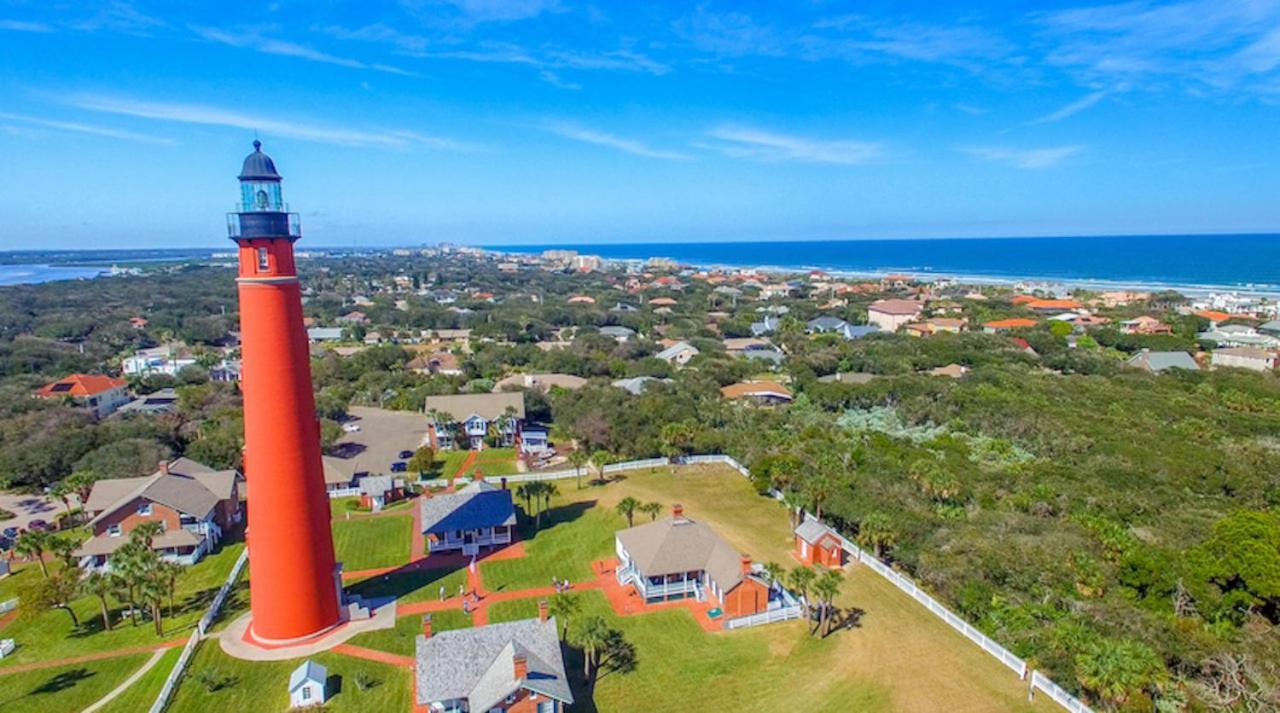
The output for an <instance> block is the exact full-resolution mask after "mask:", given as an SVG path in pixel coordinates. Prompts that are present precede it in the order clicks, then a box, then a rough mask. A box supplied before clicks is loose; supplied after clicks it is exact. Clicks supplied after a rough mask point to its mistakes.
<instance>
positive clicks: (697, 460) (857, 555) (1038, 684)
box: [673, 455, 1093, 713]
mask: <svg viewBox="0 0 1280 713" xmlns="http://www.w3.org/2000/svg"><path fill="white" fill-rule="evenodd" d="M702 463H720V464H723V465H727V466H729V467H730V468H733V469H734V470H736V471H738V472H739V473H741V474H742V475H743V476H744V477H747V478H750V477H751V471H750V470H748V469H747V468H746V467H745V466H743V465H742V464H741V463H739V462H738V461H736V460H734V459H733V458H731V457H729V456H726V455H703V456H685V457H683V458H676V459H674V460H673V464H675V465H693V464H702ZM805 519H807V520H813V519H817V518H814V517H813V515H810V514H809V513H805ZM823 524H826V523H823ZM828 527H830V525H828ZM831 530H832V532H835V531H836V530H835V528H834V527H831ZM836 536H837V537H839V538H840V543H841V546H842V547H843V548H844V550H845V551H846V552H848V553H849V555H850V556H851V557H852V558H853V559H855V560H856V561H858V562H861V563H863V564H865V565H867V567H869V568H870V569H871V570H872V571H873V572H875V573H876V574H878V575H880V576H881V577H884V578H885V579H887V580H889V581H890V582H892V583H893V585H894V586H896V587H897V588H898V589H901V590H902V591H904V592H906V593H907V594H909V595H910V596H911V598H912V599H915V600H916V601H917V602H919V603H921V604H923V605H924V606H925V608H926V609H928V610H929V611H930V612H932V613H933V615H934V616H936V617H938V618H939V619H941V620H942V621H944V622H946V623H947V625H948V626H950V627H951V628H952V629H955V630H956V631H958V632H960V634H961V635H962V636H964V637H965V638H966V639H968V640H970V641H972V642H973V643H975V644H977V645H978V646H980V647H982V650H983V651H986V652H987V653H988V654H991V655H992V656H994V657H995V658H996V660H998V661H999V662H1000V663H1002V664H1004V665H1005V666H1007V667H1009V669H1010V670H1012V671H1013V672H1014V673H1016V674H1018V677H1019V678H1022V679H1026V677H1027V663H1026V662H1025V661H1023V660H1022V659H1020V658H1018V657H1017V656H1015V655H1014V654H1013V652H1012V651H1009V650H1008V649H1006V648H1005V647H1003V646H1001V645H1000V644H998V643H996V642H995V640H994V639H992V638H991V637H989V636H987V635H986V634H984V633H982V632H981V631H979V630H978V629H977V627H975V626H973V625H972V624H970V623H969V622H967V621H965V620H964V619H962V618H960V617H959V616H957V615H956V614H955V613H953V612H952V611H951V610H950V609H947V608H946V607H945V606H943V605H942V604H941V603H940V602H939V601H938V600H936V599H934V598H933V597H931V596H929V594H927V593H926V592H925V591H924V590H923V589H921V588H920V587H919V585H917V584H916V583H915V582H914V581H912V580H911V578H910V577H908V576H906V575H904V574H902V573H901V572H897V571H895V570H893V568H891V567H889V566H888V565H886V564H885V563H884V562H881V561H880V560H878V559H876V557H875V555H873V554H871V553H868V552H864V551H863V550H862V548H861V547H858V546H857V545H856V544H854V543H853V542H851V541H850V540H849V539H848V538H846V537H844V536H842V535H839V534H837V535H836ZM1031 686H1032V688H1034V689H1039V690H1040V691H1042V692H1043V693H1044V694H1045V695H1047V696H1048V697H1049V698H1051V699H1053V701H1054V702H1055V703H1057V704H1058V705H1061V706H1062V707H1063V708H1066V709H1067V710H1069V711H1071V712H1072V713H1093V711H1092V709H1090V708H1089V706H1087V705H1085V704H1084V702H1083V701H1081V700H1080V699H1078V698H1076V697H1075V696H1073V695H1071V694H1070V693H1068V692H1067V691H1065V690H1063V688H1062V687H1061V686H1059V685H1058V684H1056V683H1054V682H1053V681H1051V680H1050V679H1049V677H1047V676H1045V675H1043V674H1041V673H1040V672H1039V671H1031Z"/></svg>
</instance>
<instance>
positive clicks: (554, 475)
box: [503, 466, 591, 483]
mask: <svg viewBox="0 0 1280 713" xmlns="http://www.w3.org/2000/svg"><path fill="white" fill-rule="evenodd" d="M579 473H581V474H582V475H584V476H589V475H591V469H590V468H587V467H585V466H584V467H583V468H582V469H581V470H578V469H577V468H570V469H568V470H546V471H542V472H537V473H520V474H519V475H507V476H503V477H505V478H506V479H507V482H508V483H527V482H529V481H531V480H565V479H567V478H576V477H578V474H579Z"/></svg>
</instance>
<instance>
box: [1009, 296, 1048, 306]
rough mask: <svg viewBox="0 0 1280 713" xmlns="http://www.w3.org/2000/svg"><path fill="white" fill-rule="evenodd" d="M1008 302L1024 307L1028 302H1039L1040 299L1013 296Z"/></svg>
mask: <svg viewBox="0 0 1280 713" xmlns="http://www.w3.org/2000/svg"><path fill="white" fill-rule="evenodd" d="M1009 301H1010V302H1012V303H1014V304H1016V305H1024V304H1026V303H1028V302H1039V301H1040V298H1039V297H1036V296H1035V295H1014V296H1013V298H1012V299H1010V300H1009Z"/></svg>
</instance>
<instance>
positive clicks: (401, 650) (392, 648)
mask: <svg viewBox="0 0 1280 713" xmlns="http://www.w3.org/2000/svg"><path fill="white" fill-rule="evenodd" d="M470 626H471V617H469V616H467V615H466V614H463V613H462V612H461V611H460V610H457V609H449V610H447V611H438V612H433V613H432V614H431V632H432V633H433V634H438V633H440V632H442V631H449V630H451V629H466V628H468V627H470ZM421 633H422V617H421V616H402V617H400V618H399V619H397V620H396V628H394V629H383V630H381V631H370V632H368V633H367V634H361V635H359V636H357V637H355V638H353V639H351V643H352V644H354V645H356V646H364V647H366V648H370V649H377V650H378V651H386V652H387V653H392V654H398V655H400V656H413V652H414V641H415V640H416V639H417V636H418V634H421Z"/></svg>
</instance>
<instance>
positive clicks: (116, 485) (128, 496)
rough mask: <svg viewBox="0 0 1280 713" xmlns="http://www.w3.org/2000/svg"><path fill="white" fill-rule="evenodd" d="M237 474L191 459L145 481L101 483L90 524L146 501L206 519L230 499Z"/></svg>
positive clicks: (93, 494) (91, 503) (91, 502)
mask: <svg viewBox="0 0 1280 713" xmlns="http://www.w3.org/2000/svg"><path fill="white" fill-rule="evenodd" d="M237 477H238V474H237V473H236V471H234V470H223V471H215V470H213V469H212V468H210V467H209V466H207V465H204V464H202V463H197V462H195V461H193V460H190V459H188V458H179V459H178V460H175V461H173V462H172V463H170V464H169V472H168V473H165V472H164V471H156V472H155V473H153V474H151V475H148V476H145V477H142V478H114V479H109V480H99V481H98V482H96V483H94V484H93V490H91V491H89V499H88V500H87V501H86V503H85V509H86V510H88V511H89V512H95V511H96V512H98V515H97V516H96V517H94V518H93V520H91V521H90V524H94V523H97V522H98V521H99V520H101V519H102V518H104V517H106V516H107V515H109V514H111V513H113V512H115V511H116V510H119V509H120V508H122V507H124V506H125V505H128V504H129V503H130V502H133V500H135V499H136V498H145V499H147V500H150V501H152V502H156V503H160V504H161V505H165V506H168V507H171V508H173V509H174V510H177V511H178V512H182V513H186V514H188V515H193V516H195V517H204V516H205V515H208V514H209V511H210V510H212V509H213V507H214V506H215V505H217V504H218V501H219V500H225V499H227V498H230V497H231V493H232V490H233V488H234V487H235V483H236V479H237Z"/></svg>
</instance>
